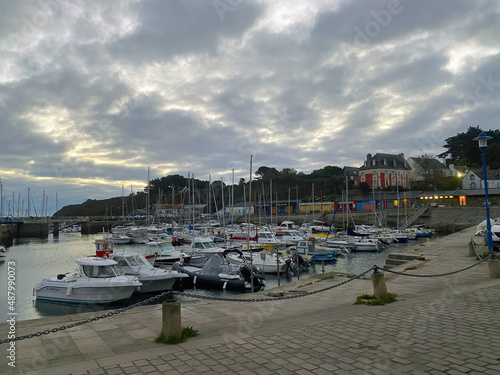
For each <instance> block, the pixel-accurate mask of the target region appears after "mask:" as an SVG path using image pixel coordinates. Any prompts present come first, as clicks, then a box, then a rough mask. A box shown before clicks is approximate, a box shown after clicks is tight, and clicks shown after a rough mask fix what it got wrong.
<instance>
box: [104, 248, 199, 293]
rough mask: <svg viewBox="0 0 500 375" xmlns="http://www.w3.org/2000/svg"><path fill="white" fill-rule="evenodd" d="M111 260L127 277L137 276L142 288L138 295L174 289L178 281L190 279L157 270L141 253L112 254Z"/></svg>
mask: <svg viewBox="0 0 500 375" xmlns="http://www.w3.org/2000/svg"><path fill="white" fill-rule="evenodd" d="M108 256H109V259H112V260H114V261H116V262H117V267H118V269H119V270H120V271H121V272H122V273H124V274H125V275H133V276H137V278H138V279H139V282H141V283H142V286H141V287H140V288H139V289H138V290H137V292H138V293H153V292H161V291H164V290H168V289H172V286H173V285H174V283H175V282H176V281H177V279H181V278H186V277H189V276H188V275H186V274H184V273H179V272H177V271H169V270H164V269H160V268H155V267H153V266H152V265H151V263H149V262H148V260H147V259H146V258H145V257H144V256H143V255H141V254H139V253H134V252H125V253H110V254H108Z"/></svg>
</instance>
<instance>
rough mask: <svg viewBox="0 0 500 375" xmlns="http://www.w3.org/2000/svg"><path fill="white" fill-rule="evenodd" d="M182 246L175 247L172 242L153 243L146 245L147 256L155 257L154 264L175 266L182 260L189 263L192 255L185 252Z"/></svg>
mask: <svg viewBox="0 0 500 375" xmlns="http://www.w3.org/2000/svg"><path fill="white" fill-rule="evenodd" d="M184 250H185V248H184V247H182V246H174V245H172V242H171V241H151V242H148V243H147V244H146V256H149V255H154V256H155V258H154V264H155V265H161V264H173V263H175V262H178V261H180V260H181V259H182V260H183V261H184V262H186V263H188V262H189V261H190V260H191V254H186V253H185V252H184Z"/></svg>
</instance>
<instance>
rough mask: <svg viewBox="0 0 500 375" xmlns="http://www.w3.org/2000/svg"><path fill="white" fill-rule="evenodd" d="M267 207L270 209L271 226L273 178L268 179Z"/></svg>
mask: <svg viewBox="0 0 500 375" xmlns="http://www.w3.org/2000/svg"><path fill="white" fill-rule="evenodd" d="M269 209H270V211H271V226H272V225H273V180H269Z"/></svg>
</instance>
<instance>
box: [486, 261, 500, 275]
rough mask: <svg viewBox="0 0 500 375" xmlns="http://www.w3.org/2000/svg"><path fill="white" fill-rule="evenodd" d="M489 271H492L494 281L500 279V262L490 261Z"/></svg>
mask: <svg viewBox="0 0 500 375" xmlns="http://www.w3.org/2000/svg"><path fill="white" fill-rule="evenodd" d="M488 269H489V271H490V277H491V278H494V279H498V278H500V260H498V259H488Z"/></svg>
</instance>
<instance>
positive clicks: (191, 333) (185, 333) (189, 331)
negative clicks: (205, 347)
mask: <svg viewBox="0 0 500 375" xmlns="http://www.w3.org/2000/svg"><path fill="white" fill-rule="evenodd" d="M196 336H198V330H196V329H194V328H193V327H182V333H181V337H180V339H176V340H175V339H169V340H167V339H166V338H165V336H164V335H163V331H162V332H160V334H159V335H158V336H156V338H155V339H154V342H156V343H160V344H173V345H175V344H180V343H181V342H186V340H187V339H188V338H190V337H196Z"/></svg>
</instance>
